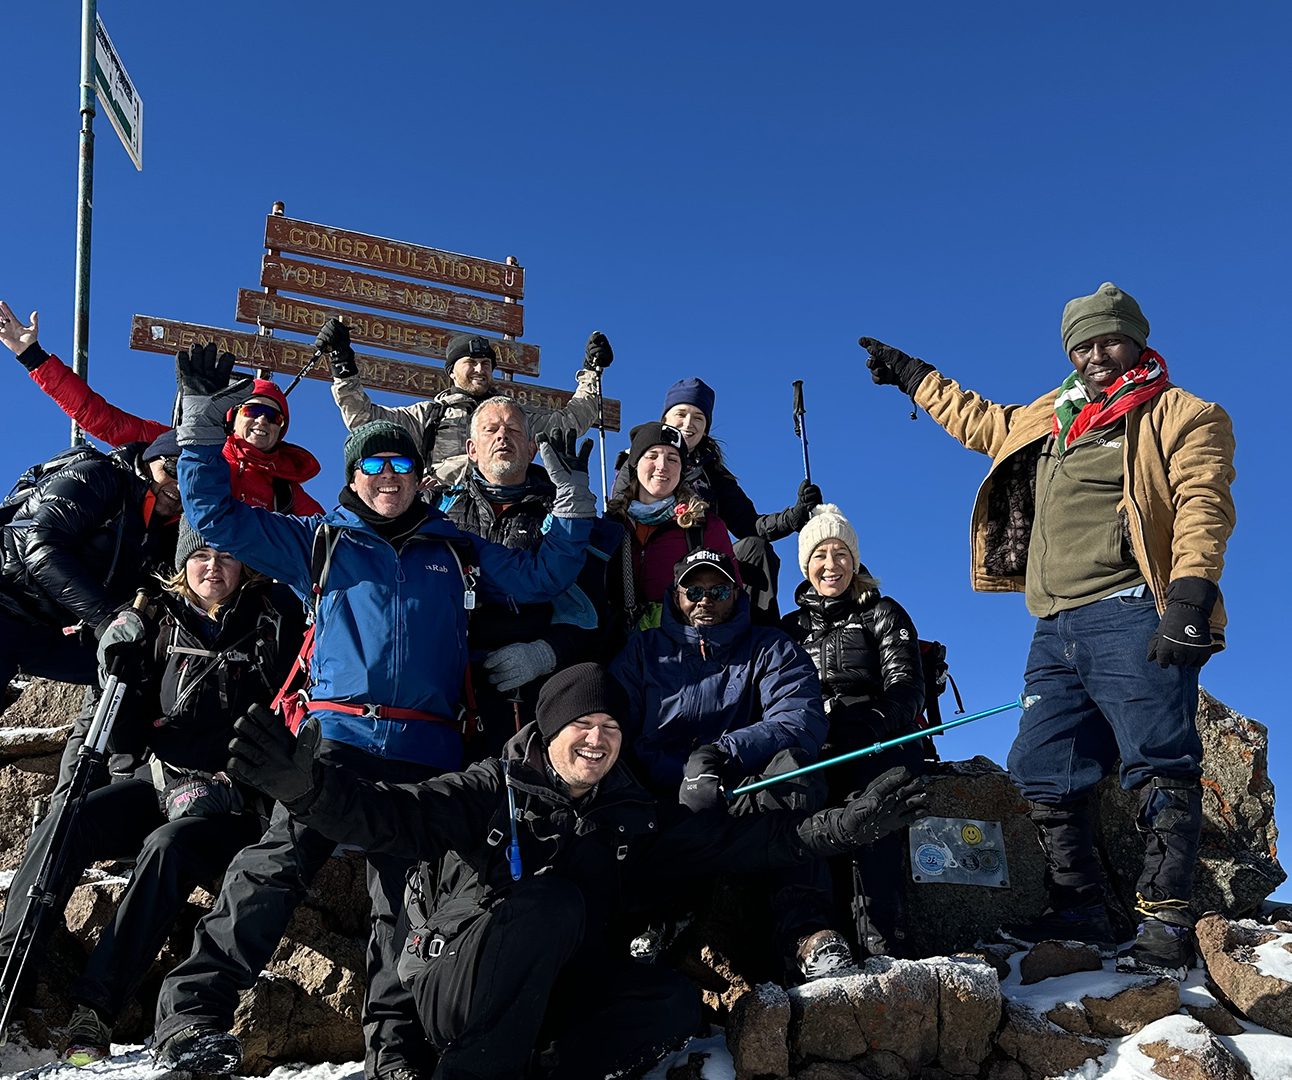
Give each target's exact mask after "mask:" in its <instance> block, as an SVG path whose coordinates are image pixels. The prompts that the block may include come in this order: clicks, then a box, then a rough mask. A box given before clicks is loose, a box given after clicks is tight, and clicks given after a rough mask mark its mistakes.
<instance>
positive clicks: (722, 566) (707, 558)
mask: <svg viewBox="0 0 1292 1080" xmlns="http://www.w3.org/2000/svg"><path fill="white" fill-rule="evenodd" d="M705 569H708V570H716V571H718V573H719V574H721V575H722V576H723V577H725V578H726V579H727V580H728V581H730V582H731V584H733V585H734V584H735V583H736V564H735V562H734V561H733V560H732V558H731V556H730V555H724V554H723V553H722V552H721V551H710V550H709V549H708V548H696V550H695V551H693V552H691V554H690V555H688V556H687V557H686V558H684V559H679V560H678V561H677V563H676V564H675V565H674V567H673V585H674V586H678V585H681V584H682V582H683V581H685V580H686V576H687V575H688V574H689V573H691V571H693V570H705Z"/></svg>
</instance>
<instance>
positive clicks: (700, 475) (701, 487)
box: [610, 436, 807, 540]
mask: <svg viewBox="0 0 1292 1080" xmlns="http://www.w3.org/2000/svg"><path fill="white" fill-rule="evenodd" d="M631 482H632V470H630V469H629V468H628V464H627V462H626V461H624V462H621V463H620V465H619V471H618V472H617V473H616V475H615V484H614V490H613V492H612V493H611V495H610V499H611V501H612V502H613V501H615V500H617V499H621V498H625V497H627V495H628V487H629V484H630V483H631ZM682 483H683V484H684V485H686V486H687V487H689V488H690V489H691V490H692V491H694V492H695V493H696V495H698V496H699V497H700V498H701V499H703V500H704V501H705V502H706V503H708V504H709V506H710V508H712V510H713V512H714V513H715V514H716V515H717V516H718V517H720V518H722V520H723V521H724V522H726V524H727V529H728V530H729V531H730V533H731V535H732V536H734V537H735V538H736V539H737V540H744V539H745V538H746V537H750V536H759V537H762V538H763V539H764V540H780V539H781V538H782V537H785V536H789V535H790V534H791V533H796V532H798V531H799V529H801V528H803V526H804V525H806V524H807V514H806V513H805V512H803V511H801V510H800V509H799V508H798V506H797V505H794V506H789V507H787V508H786V509H784V510H781V511H779V512H777V513H775V514H760V513H759V512H758V511H757V510H755V509H754V504H753V501H752V500H751V499H750V498H749V496H748V495H746V494H745V492H744V489H743V488H742V487H741V486H740V481H739V480H737V479H736V478H735V476H734V475H733V474H732V472H731V470H730V469H728V468H727V467H726V465H724V464H723V463H722V460H721V458H720V456H719V453H718V448H717V447H716V446H715V445H714V443H713V440H711V439H709V438H708V437H707V436H706V437H705V438H703V439H701V440H700V444H699V446H697V447H696V449H695V452H694V453H693V454H691V455H690V458H689V464H688V467H687V470H686V475H685V476H683V477H682Z"/></svg>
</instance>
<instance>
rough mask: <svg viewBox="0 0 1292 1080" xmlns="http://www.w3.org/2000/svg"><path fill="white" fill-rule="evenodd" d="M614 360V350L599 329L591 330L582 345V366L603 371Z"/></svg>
mask: <svg viewBox="0 0 1292 1080" xmlns="http://www.w3.org/2000/svg"><path fill="white" fill-rule="evenodd" d="M614 362H615V350H614V349H612V348H611V347H610V341H609V340H608V339H607V338H606V335H605V334H603V333H602V332H601V331H600V330H593V331H592V333H591V334H590V335H589V336H588V343H587V345H585V346H584V347H583V366H584V367H586V368H591V369H592V370H593V371H605V369H606V368H608V367H609V366H610V365H611V364H613V363H614Z"/></svg>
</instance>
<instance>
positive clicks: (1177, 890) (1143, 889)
mask: <svg viewBox="0 0 1292 1080" xmlns="http://www.w3.org/2000/svg"><path fill="white" fill-rule="evenodd" d="M1135 825H1136V828H1138V829H1139V831H1140V832H1142V833H1143V834H1144V836H1145V841H1144V869H1143V871H1142V872H1141V873H1140V876H1139V881H1138V882H1137V884H1136V903H1135V911H1136V913H1137V914H1139V916H1140V918H1141V921H1140V924H1139V929H1138V930H1137V931H1136V934H1135V942H1134V944H1132V945H1131V946H1130V948H1128V949H1126V950H1125V951H1124V952H1122V953H1121V954H1119V955H1118V957H1117V967H1118V969H1119V970H1122V971H1152V972H1156V973H1159V974H1165V975H1171V976H1173V977H1174V978H1179V979H1182V978H1184V977H1185V975H1186V974H1187V973H1188V970H1189V969H1190V968H1191V967H1193V965H1194V962H1195V960H1196V959H1197V949H1196V946H1195V943H1194V936H1193V915H1192V913H1191V912H1190V911H1189V898H1190V896H1192V894H1193V875H1194V871H1195V870H1196V869H1197V866H1198V840H1199V837H1200V835H1201V833H1202V785H1201V783H1200V782H1199V781H1198V780H1197V779H1187V780H1180V779H1174V778H1171V777H1163V776H1155V777H1153V779H1152V780H1150V781H1149V782H1148V783H1147V784H1145V785H1144V786H1143V787H1142V788H1140V807H1139V816H1138V817H1137V818H1136V821H1135Z"/></svg>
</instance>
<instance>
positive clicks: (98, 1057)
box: [59, 1005, 112, 1069]
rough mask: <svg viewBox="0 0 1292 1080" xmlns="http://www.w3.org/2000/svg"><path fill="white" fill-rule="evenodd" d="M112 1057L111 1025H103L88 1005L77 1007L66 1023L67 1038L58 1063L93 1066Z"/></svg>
mask: <svg viewBox="0 0 1292 1080" xmlns="http://www.w3.org/2000/svg"><path fill="white" fill-rule="evenodd" d="M111 1056H112V1025H111V1024H108V1023H105V1022H104V1020H103V1019H102V1017H100V1016H99V1014H98V1013H97V1012H95V1011H94V1010H93V1009H92V1008H90V1006H88V1005H78V1006H77V1007H76V1008H75V1009H73V1010H72V1018H71V1019H70V1020H69V1021H68V1022H67V1038H66V1040H65V1041H64V1043H63V1052H62V1053H61V1054H60V1055H59V1060H60V1061H66V1062H67V1063H68V1064H69V1065H75V1066H76V1067H77V1068H78V1069H79V1068H80V1067H81V1066H83V1065H93V1064H94V1063H95V1062H96V1061H102V1060H103V1059H104V1058H106V1057H111Z"/></svg>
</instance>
